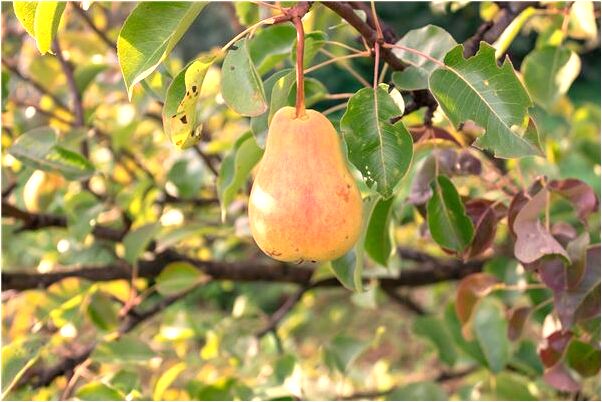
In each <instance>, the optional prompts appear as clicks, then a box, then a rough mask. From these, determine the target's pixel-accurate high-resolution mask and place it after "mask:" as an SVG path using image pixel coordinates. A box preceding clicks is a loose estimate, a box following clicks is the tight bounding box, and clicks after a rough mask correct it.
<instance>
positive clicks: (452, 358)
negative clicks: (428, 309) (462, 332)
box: [414, 316, 457, 366]
mask: <svg viewBox="0 0 602 402" xmlns="http://www.w3.org/2000/svg"><path fill="white" fill-rule="evenodd" d="M414 333H416V335H419V336H422V337H424V338H426V339H428V340H429V341H431V342H432V343H433V345H435V348H436V349H437V354H438V355H439V359H440V360H441V361H442V362H444V363H445V364H447V365H448V366H453V365H454V364H455V363H456V359H457V354H456V347H455V346H454V343H453V341H452V337H451V334H450V333H449V331H448V329H447V327H446V326H445V324H444V323H443V322H442V321H441V320H440V319H439V318H437V317H434V316H422V317H418V318H416V320H415V321H414Z"/></svg>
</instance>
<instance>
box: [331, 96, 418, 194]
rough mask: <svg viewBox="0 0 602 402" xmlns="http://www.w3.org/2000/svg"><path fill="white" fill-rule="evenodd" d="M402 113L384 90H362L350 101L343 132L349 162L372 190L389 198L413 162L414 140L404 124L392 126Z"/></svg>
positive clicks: (342, 122)
mask: <svg viewBox="0 0 602 402" xmlns="http://www.w3.org/2000/svg"><path fill="white" fill-rule="evenodd" d="M401 113H402V110H400V108H399V106H398V104H397V103H396V102H395V101H394V99H393V98H392V97H391V95H389V94H388V93H387V91H386V90H385V89H383V87H378V88H377V90H376V92H375V91H374V89H372V88H364V89H360V90H359V91H358V92H356V93H355V95H353V96H352V97H351V99H349V103H348V104H347V110H346V111H345V114H344V115H343V117H342V119H341V131H342V133H343V136H344V138H345V142H346V144H347V149H348V155H349V160H350V161H351V162H352V163H353V164H354V165H355V167H357V168H358V169H359V171H360V172H362V175H363V176H364V180H365V181H366V183H367V184H368V186H369V187H372V184H374V183H376V190H377V191H378V192H379V193H380V194H381V195H382V196H383V198H389V197H391V196H392V195H393V193H394V190H395V188H396V186H397V184H398V183H399V182H400V181H401V179H402V178H403V176H404V175H405V174H406V172H407V171H408V168H409V167H410V164H411V162H412V153H413V142H412V136H411V135H410V133H409V132H408V130H407V129H406V127H405V126H404V125H403V123H402V122H401V120H400V121H399V122H397V123H396V124H395V125H393V124H391V123H390V122H389V119H391V118H392V117H394V116H398V115H400V114H401Z"/></svg>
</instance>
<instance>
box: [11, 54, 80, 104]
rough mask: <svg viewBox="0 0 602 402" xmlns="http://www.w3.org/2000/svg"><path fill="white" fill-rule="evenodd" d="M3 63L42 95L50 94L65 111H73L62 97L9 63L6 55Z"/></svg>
mask: <svg viewBox="0 0 602 402" xmlns="http://www.w3.org/2000/svg"><path fill="white" fill-rule="evenodd" d="M2 65H3V66H4V67H6V68H7V69H8V70H10V71H11V72H12V73H13V74H15V75H16V76H17V77H19V78H20V79H21V80H23V81H25V82H27V83H29V84H30V85H31V86H32V87H34V88H35V89H36V90H37V91H38V92H39V93H40V94H41V95H47V96H49V97H50V98H51V99H52V101H53V102H54V104H55V105H57V106H58V107H60V108H61V109H63V110H65V111H67V112H69V113H73V112H72V111H71V110H70V109H69V108H68V107H67V105H65V103H64V102H63V101H62V100H61V99H59V98H58V97H57V96H56V95H55V94H53V93H52V92H51V91H50V90H48V89H46V88H45V87H44V86H43V85H42V84H40V83H39V82H38V81H36V80H35V79H33V78H32V77H30V76H27V75H25V74H23V73H22V72H21V71H19V69H18V68H17V66H15V65H13V64H12V63H9V62H8V61H6V59H5V58H4V57H3V58H2Z"/></svg>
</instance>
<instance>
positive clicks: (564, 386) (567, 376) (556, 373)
mask: <svg viewBox="0 0 602 402" xmlns="http://www.w3.org/2000/svg"><path fill="white" fill-rule="evenodd" d="M543 379H544V381H545V382H547V383H548V384H550V385H551V386H553V387H554V388H556V389H559V390H561V391H564V392H577V391H579V389H581V386H580V385H579V383H578V382H577V380H576V379H575V378H573V376H572V374H571V372H570V371H569V370H568V369H567V367H566V365H565V364H564V363H562V362H560V363H558V364H556V365H555V366H553V367H551V368H549V369H546V371H545V372H544V373H543Z"/></svg>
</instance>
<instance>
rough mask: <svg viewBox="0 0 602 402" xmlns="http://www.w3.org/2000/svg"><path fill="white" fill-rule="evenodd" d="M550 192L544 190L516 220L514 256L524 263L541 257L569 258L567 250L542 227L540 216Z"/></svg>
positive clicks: (530, 201) (514, 225)
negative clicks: (554, 255) (558, 256)
mask: <svg viewBox="0 0 602 402" xmlns="http://www.w3.org/2000/svg"><path fill="white" fill-rule="evenodd" d="M547 196H548V191H547V190H546V189H542V190H541V191H539V192H538V193H537V194H536V195H535V196H534V197H533V198H531V199H530V200H529V201H527V203H526V204H524V206H523V207H522V209H520V211H519V212H518V214H517V215H516V218H515V219H514V224H513V228H514V233H515V234H516V242H515V243H514V255H515V256H516V258H518V259H519V260H520V261H521V262H523V263H527V264H528V263H532V262H534V261H537V260H538V259H540V258H541V257H543V256H545V255H550V254H557V255H561V256H563V257H565V258H566V259H567V260H568V259H569V256H568V254H567V252H566V250H565V249H564V248H563V247H562V246H561V245H560V243H558V241H556V239H554V237H553V236H552V235H551V234H550V232H549V231H548V230H547V229H546V228H545V227H544V226H543V225H542V223H541V221H540V219H539V214H540V213H541V212H542V211H543V210H544V208H545V206H546V198H547Z"/></svg>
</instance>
